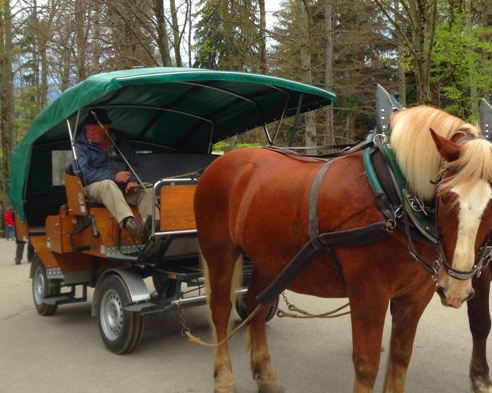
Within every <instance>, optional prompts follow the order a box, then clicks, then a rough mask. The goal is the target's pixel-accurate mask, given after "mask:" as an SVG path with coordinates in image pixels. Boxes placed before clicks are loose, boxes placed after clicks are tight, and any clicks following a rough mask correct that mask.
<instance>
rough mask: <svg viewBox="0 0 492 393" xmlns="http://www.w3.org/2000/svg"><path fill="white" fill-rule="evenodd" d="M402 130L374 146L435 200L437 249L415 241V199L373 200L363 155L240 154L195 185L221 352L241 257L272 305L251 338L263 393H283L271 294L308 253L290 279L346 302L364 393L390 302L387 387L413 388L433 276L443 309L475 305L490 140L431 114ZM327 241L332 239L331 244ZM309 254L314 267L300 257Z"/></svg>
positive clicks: (417, 112)
mask: <svg viewBox="0 0 492 393" xmlns="http://www.w3.org/2000/svg"><path fill="white" fill-rule="evenodd" d="M431 129H432V130H434V131H431ZM391 130H392V131H391V143H389V142H386V138H385V136H384V135H378V137H377V138H376V137H375V139H374V140H375V141H376V140H377V141H379V142H375V144H376V145H378V146H379V147H381V145H382V148H383V150H388V149H389V150H391V151H392V152H394V155H395V157H396V163H397V166H398V167H399V168H400V170H401V174H402V176H404V178H406V182H407V183H406V184H407V185H408V187H407V188H408V191H409V192H411V193H412V194H413V195H414V196H415V197H416V198H415V200H419V201H421V203H422V204H425V205H428V204H435V206H436V209H435V216H436V226H437V228H438V231H439V232H438V235H437V236H436V239H438V241H437V245H436V244H430V243H429V242H426V241H420V240H416V241H413V240H411V237H412V236H410V235H409V230H408V227H409V224H408V220H406V219H403V220H402V216H404V217H403V218H405V217H406V216H407V213H405V211H406V209H404V207H405V206H406V204H405V203H403V204H402V206H400V207H397V208H396V209H395V211H393V213H391V212H392V209H391V208H388V204H387V203H386V204H384V203H383V204H382V203H381V200H380V199H379V198H377V197H375V193H374V191H373V186H372V184H371V183H370V182H369V180H368V179H369V176H367V175H366V170H365V165H364V159H363V155H364V153H363V152H362V151H358V152H354V153H352V154H346V155H344V156H342V157H339V158H336V159H334V160H331V161H329V163H325V162H323V161H321V160H315V159H298V158H295V157H292V156H290V155H288V154H280V153H279V152H276V151H272V150H269V149H241V150H236V151H233V152H230V153H227V154H225V155H224V156H223V157H220V158H219V159H217V160H216V161H215V162H214V163H213V164H212V165H210V166H209V167H208V168H207V170H206V171H205V173H204V174H203V176H202V178H201V180H200V182H199V184H198V187H197V190H196V195H195V216H196V223H197V229H198V237H199V242H200V247H201V251H202V253H203V256H204V259H205V261H206V267H207V281H208V285H209V292H208V293H209V303H210V309H211V317H212V322H213V325H214V327H215V333H216V336H217V340H218V342H221V341H222V340H224V338H226V337H227V334H228V329H229V327H228V323H229V318H230V315H231V309H232V307H233V303H232V301H231V293H234V290H233V283H234V282H235V281H237V280H235V279H234V274H235V272H237V271H240V270H241V269H238V266H239V265H240V263H241V261H242V256H243V255H244V254H246V255H247V257H248V258H249V259H250V260H251V261H252V263H253V266H254V269H253V276H252V278H251V281H250V283H249V287H248V294H247V298H248V299H247V300H248V310H249V312H253V310H256V311H258V309H257V305H258V304H262V305H263V307H260V308H259V312H257V313H256V314H255V315H254V317H253V319H252V320H251V323H250V327H249V338H250V345H251V346H250V348H251V368H252V373H253V378H254V379H255V380H256V382H257V385H258V388H259V392H261V393H273V392H282V391H283V389H282V386H281V384H280V381H279V377H278V373H277V371H276V369H275V368H274V366H273V365H272V362H271V358H270V353H269V350H268V346H267V340H266V329H265V315H266V313H267V312H268V307H267V305H266V304H265V303H266V301H265V299H266V300H270V299H271V294H269V296H265V295H264V294H265V292H263V291H264V290H265V289H266V288H268V287H269V286H270V284H271V283H272V282H273V281H274V280H276V278H278V276H279V275H280V274H281V272H282V271H283V270H284V268H285V267H286V266H287V265H289V267H291V266H292V264H289V262H290V261H291V260H293V259H294V260H297V259H299V258H295V256H296V255H298V253H299V255H300V256H301V258H300V259H301V264H302V262H305V260H306V259H309V263H304V264H305V265H306V266H305V268H304V269H293V270H299V271H300V272H296V273H299V274H298V275H297V276H296V277H292V276H291V277H287V279H285V278H283V279H282V280H283V281H284V282H285V285H288V288H289V289H290V290H292V291H295V292H299V293H303V294H308V295H314V296H319V297H326V298H328V297H337V298H341V297H348V298H349V301H350V308H351V323H352V341H353V356H352V357H353V364H354V368H355V385H354V389H353V391H354V392H358V393H361V392H372V391H373V387H374V383H375V379H376V376H377V373H378V368H379V361H380V351H381V341H382V332H383V324H384V319H385V315H386V311H387V308H388V304H389V305H390V307H391V313H392V322H393V323H392V334H391V344H390V354H389V362H388V369H387V374H386V379H385V384H384V386H385V387H384V391H385V392H404V391H405V379H406V374H407V367H408V364H409V362H410V357H411V352H412V346H413V342H414V337H415V333H416V329H417V324H418V321H419V319H420V317H421V315H422V312H423V311H424V309H425V307H426V306H427V304H428V302H429V301H430V299H431V297H432V296H433V293H434V291H435V289H436V284H435V282H434V281H433V279H432V278H434V279H435V280H437V287H438V292H439V294H440V296H441V297H442V302H443V304H445V305H449V306H453V307H460V306H461V304H462V303H463V302H464V301H466V300H467V299H469V298H470V297H471V296H472V295H473V289H472V285H471V277H472V276H473V275H474V274H475V273H476V272H477V271H478V269H479V267H480V261H479V260H480V256H479V255H481V251H480V250H481V249H483V248H484V245H486V242H487V239H488V233H489V231H490V228H491V227H492V203H491V198H492V188H491V181H492V144H490V143H489V142H488V141H486V140H485V139H483V138H481V137H480V132H479V130H478V129H477V128H475V127H473V126H472V125H470V124H466V123H465V122H463V121H462V120H460V119H458V118H456V117H453V116H451V115H448V114H446V113H444V112H442V111H440V110H437V109H434V108H430V107H416V108H411V109H405V110H402V111H399V112H397V113H395V114H394V115H393V116H392V119H391ZM463 137H464V138H463ZM469 139H470V140H469ZM313 183H315V185H314V186H313ZM313 189H314V190H316V192H313V191H312V190H313ZM313 205H314V208H313V207H312V206H313ZM390 205H391V204H390ZM390 207H391V206H390ZM313 210H314V214H313ZM388 212H389V213H388ZM402 212H403V213H402ZM392 214H394V215H393V216H392ZM403 222H404V223H403ZM313 223H314V224H313ZM395 225H396V228H397V229H396V230H394V231H393V228H394V226H395ZM313 228H314V229H313ZM400 229H401V230H400ZM313 232H316V233H315V234H313ZM383 232H386V233H385V234H383ZM317 233H321V234H328V237H329V238H328V241H325V240H324V238H323V237H322V235H320V236H317ZM333 234H334V235H335V240H334V241H332V238H331V237H330V236H331V235H333ZM338 235H340V236H338ZM409 244H411V247H410V249H411V251H412V255H413V256H412V255H411V253H409ZM306 249H307V250H308V251H309V250H310V249H311V251H309V252H308V253H307V255H308V257H306V256H305V254H304V253H303V251H301V252H300V251H299V250H306ZM325 249H326V250H325ZM312 250H314V251H312ZM324 250H325V251H326V252H324ZM414 258H415V259H418V260H419V261H420V262H421V264H422V265H423V266H424V267H425V269H424V268H423V267H422V266H421V264H419V263H416V262H415V259H414ZM426 261H436V262H435V264H434V265H432V264H431V263H427V262H426ZM436 263H437V265H436ZM287 270H289V268H287ZM429 272H430V273H431V274H429ZM282 276H283V275H282ZM431 276H432V277H431ZM283 277H284V276H283ZM282 280H280V281H282ZM277 281H278V279H277V280H276V281H275V282H277ZM285 285H284V286H285ZM270 288H271V287H270ZM276 289H278V288H276ZM266 293H268V290H267V291H266ZM259 294H261V296H258V295H259ZM273 294H277V292H275V291H273ZM258 299H260V302H259V301H258ZM214 378H215V392H217V393H218V392H220V393H232V392H235V382H234V378H233V376H232V369H231V360H230V355H229V351H228V345H227V342H224V343H222V344H221V345H219V346H218V348H217V351H216V355H215V364H214Z"/></svg>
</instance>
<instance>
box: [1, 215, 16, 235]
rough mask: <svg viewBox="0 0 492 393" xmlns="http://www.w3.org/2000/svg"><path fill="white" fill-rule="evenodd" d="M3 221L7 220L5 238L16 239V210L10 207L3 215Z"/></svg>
mask: <svg viewBox="0 0 492 393" xmlns="http://www.w3.org/2000/svg"><path fill="white" fill-rule="evenodd" d="M3 221H4V222H5V238H6V239H7V240H10V238H12V240H15V219H14V211H13V210H12V208H9V209H8V210H7V211H6V212H5V214H4V215H3Z"/></svg>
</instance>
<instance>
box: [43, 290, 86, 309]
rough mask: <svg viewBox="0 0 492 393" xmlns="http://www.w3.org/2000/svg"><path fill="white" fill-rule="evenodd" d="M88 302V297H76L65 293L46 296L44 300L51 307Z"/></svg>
mask: <svg viewBox="0 0 492 393" xmlns="http://www.w3.org/2000/svg"><path fill="white" fill-rule="evenodd" d="M85 301H87V297H86V296H82V297H76V296H74V295H72V294H71V293H63V294H60V295H54V296H46V297H44V298H43V302H44V303H46V304H49V305H51V306H57V305H60V304H70V303H82V302H85Z"/></svg>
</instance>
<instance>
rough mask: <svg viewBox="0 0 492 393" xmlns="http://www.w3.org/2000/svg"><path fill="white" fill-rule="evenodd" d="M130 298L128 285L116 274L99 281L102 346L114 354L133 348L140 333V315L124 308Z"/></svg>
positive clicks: (99, 323)
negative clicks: (100, 283)
mask: <svg viewBox="0 0 492 393" xmlns="http://www.w3.org/2000/svg"><path fill="white" fill-rule="evenodd" d="M130 301H131V296H130V292H129V290H128V287H127V286H126V284H125V282H124V281H123V280H122V279H121V278H120V277H119V276H117V275H114V274H113V275H111V276H109V277H107V278H106V279H105V280H104V281H103V283H102V286H101V293H100V296H99V304H98V325H99V333H100V334H101V338H102V340H103V342H104V345H106V347H107V348H108V349H109V350H110V351H111V352H114V353H116V354H124V353H129V352H131V351H133V350H134V349H135V347H136V346H137V344H138V343H139V342H140V338H141V336H142V326H143V317H142V316H141V315H139V314H138V313H135V312H130V311H125V309H124V306H125V304H127V303H129V302H130Z"/></svg>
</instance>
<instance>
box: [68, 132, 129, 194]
mask: <svg viewBox="0 0 492 393" xmlns="http://www.w3.org/2000/svg"><path fill="white" fill-rule="evenodd" d="M109 134H110V136H111V139H113V141H115V143H116V146H117V147H118V149H119V150H120V151H121V153H122V154H123V155H124V157H125V158H126V160H127V161H128V162H129V163H130V165H131V166H132V168H133V169H134V170H135V171H137V174H139V168H138V164H137V162H136V161H135V153H134V151H133V149H132V146H131V145H130V141H129V140H128V138H127V136H126V135H125V134H124V133H123V132H121V131H118V130H113V129H112V130H110V132H109ZM75 150H76V152H77V161H78V165H79V168H80V170H81V171H82V176H83V178H84V181H85V184H86V185H88V184H91V183H94V182H97V181H101V180H107V179H109V180H113V181H116V174H117V173H118V172H120V171H129V172H130V173H131V177H130V180H129V181H137V178H136V176H135V174H134V173H133V170H131V169H130V168H129V167H128V165H127V163H126V162H125V160H124V159H123V158H122V157H121V155H120V153H119V151H118V150H117V149H115V148H114V147H113V149H112V151H111V152H107V151H106V150H104V149H103V148H102V147H100V146H99V145H96V144H94V143H91V142H89V140H88V139H87V136H86V134H85V132H84V133H82V134H80V135H79V136H78V137H77V139H76V140H75ZM119 185H120V186H123V185H121V184H119Z"/></svg>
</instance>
